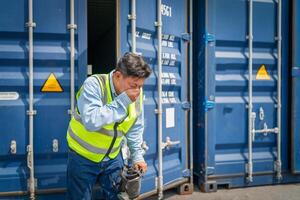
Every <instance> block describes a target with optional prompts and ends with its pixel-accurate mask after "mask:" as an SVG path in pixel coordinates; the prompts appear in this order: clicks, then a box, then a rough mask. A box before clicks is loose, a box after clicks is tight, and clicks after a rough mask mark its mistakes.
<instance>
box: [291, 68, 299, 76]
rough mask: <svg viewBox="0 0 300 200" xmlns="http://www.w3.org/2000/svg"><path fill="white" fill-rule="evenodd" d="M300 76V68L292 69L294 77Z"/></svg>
mask: <svg viewBox="0 0 300 200" xmlns="http://www.w3.org/2000/svg"><path fill="white" fill-rule="evenodd" d="M297 76H300V68H299V67H293V68H292V77H297Z"/></svg>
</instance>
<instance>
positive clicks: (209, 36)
mask: <svg viewBox="0 0 300 200" xmlns="http://www.w3.org/2000/svg"><path fill="white" fill-rule="evenodd" d="M203 38H204V42H205V44H208V43H210V42H214V41H216V37H215V35H213V34H210V33H208V32H206V33H205V34H204V36H203Z"/></svg>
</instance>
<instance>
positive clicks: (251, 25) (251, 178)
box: [247, 0, 253, 182]
mask: <svg viewBox="0 0 300 200" xmlns="http://www.w3.org/2000/svg"><path fill="white" fill-rule="evenodd" d="M248 45H249V61H248V71H249V81H248V83H249V84H248V99H249V100H248V101H249V105H248V166H247V169H248V177H247V180H248V181H249V182H252V181H253V177H252V173H253V163H252V129H253V127H252V122H253V117H252V109H253V102H252V101H253V99H252V97H253V94H252V81H253V76H252V67H253V66H252V60H253V0H249V33H248Z"/></svg>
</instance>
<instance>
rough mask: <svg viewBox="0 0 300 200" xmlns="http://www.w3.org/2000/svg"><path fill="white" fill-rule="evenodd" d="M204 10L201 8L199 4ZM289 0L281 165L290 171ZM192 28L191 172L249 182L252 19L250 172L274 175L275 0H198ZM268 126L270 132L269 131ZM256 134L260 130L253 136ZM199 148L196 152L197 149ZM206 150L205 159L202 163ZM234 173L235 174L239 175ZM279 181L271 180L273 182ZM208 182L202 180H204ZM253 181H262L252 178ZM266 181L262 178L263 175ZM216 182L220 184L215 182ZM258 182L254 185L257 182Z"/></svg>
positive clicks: (284, 5) (284, 28)
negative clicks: (194, 93) (193, 104)
mask: <svg viewBox="0 0 300 200" xmlns="http://www.w3.org/2000/svg"><path fill="white" fill-rule="evenodd" d="M204 8H205V9H204ZM287 8H288V7H287V1H282V12H283V14H282V57H281V61H282V64H281V67H282V70H281V71H282V80H281V86H282V87H281V90H282V115H281V117H282V127H281V149H280V150H281V154H282V168H283V170H284V169H286V168H287V150H286V148H287V141H286V140H287V131H286V130H287V125H286V120H285V119H286V118H287V67H288V62H287V61H288V60H287V53H288V52H287V49H288V48H287V44H288V43H287V42H288V38H287V33H288V23H287V17H286V14H287ZM196 9H197V11H196V12H195V13H197V19H196V21H197V22H196V24H195V27H194V30H195V35H197V37H198V42H197V43H195V45H197V48H196V52H195V53H194V54H195V57H196V59H197V61H196V62H197V68H198V69H196V70H197V72H198V73H197V77H198V79H197V83H195V84H198V87H197V92H198V93H197V95H198V101H199V102H197V109H198V112H196V113H195V115H196V117H195V118H196V120H197V121H196V123H195V124H196V126H197V127H196V129H197V130H198V131H197V133H196V136H195V138H196V139H197V141H195V143H197V144H202V143H203V141H205V142H206V144H204V145H205V148H206V149H205V150H204V148H203V146H201V145H199V147H195V148H196V149H197V150H198V152H195V157H196V158H195V160H196V161H195V163H196V164H197V166H195V167H196V170H197V171H198V172H199V174H205V176H206V177H208V178H209V177H210V176H212V177H218V176H223V177H231V176H233V175H234V176H235V178H236V179H237V180H239V181H232V180H231V179H226V180H225V181H224V180H223V183H225V184H226V183H228V184H229V185H230V186H241V185H244V184H251V181H246V178H247V174H248V173H249V171H248V169H249V168H248V166H247V164H248V161H249V157H248V155H249V154H248V152H249V151H251V150H249V149H248V142H249V140H248V134H249V133H248V109H249V93H248V92H249V90H248V86H249V75H248V73H249V71H248V69H249V68H248V63H249V44H248V42H249V40H248V39H249V37H248V35H249V28H248V27H249V23H250V18H252V20H253V64H252V77H253V93H252V99H253V109H252V112H253V115H254V114H255V116H256V118H255V119H254V126H253V127H254V128H255V130H256V134H255V136H253V137H251V140H252V144H253V145H252V147H253V148H252V156H253V172H254V174H257V173H266V174H273V175H274V176H275V171H276V170H277V169H276V159H277V152H278V151H277V134H276V127H277V126H278V119H277V102H278V101H277V80H278V79H277V78H278V76H277V69H278V68H277V62H278V50H277V44H278V43H277V42H278V40H277V26H278V15H277V9H278V4H277V3H276V2H275V1H269V0H268V1H253V15H252V16H251V15H250V14H249V12H248V10H249V1H240V0H230V1H222V0H212V1H204V0H203V1H199V3H197V6H196ZM267 129H270V132H268V131H266V130H267ZM259 131H260V133H258V132H259ZM197 150H196V151H197ZM203 155H204V158H205V161H203V159H204V158H203ZM238 177H240V178H239V179H238ZM275 179H276V178H274V180H275ZM204 181H206V180H204ZM253 181H261V180H257V179H255V177H253ZM263 181H266V180H263ZM220 182H221V181H220ZM256 183H258V182H256Z"/></svg>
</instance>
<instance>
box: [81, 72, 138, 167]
mask: <svg viewBox="0 0 300 200" xmlns="http://www.w3.org/2000/svg"><path fill="white" fill-rule="evenodd" d="M112 74H113V71H112V72H111V73H110V74H109V78H110V88H111V92H112V98H113V101H112V102H111V103H109V104H106V105H103V102H102V100H101V97H102V93H101V88H100V85H99V82H98V80H97V79H96V78H95V77H92V76H91V77H89V78H87V79H86V80H85V81H84V83H83V90H82V92H81V95H80V97H79V99H78V100H77V106H78V110H79V112H80V116H81V119H82V122H83V125H84V126H85V128H86V129H87V130H88V131H96V130H99V129H100V128H101V127H102V126H104V125H107V124H110V123H113V122H120V121H122V120H123V119H125V118H126V116H127V107H128V105H129V104H130V103H132V102H131V100H130V98H129V97H128V96H127V94H126V92H123V93H121V94H120V95H117V93H116V91H115V87H114V84H113V81H112ZM142 112H143V111H142ZM143 120H144V119H143V113H141V114H140V115H139V116H138V119H137V121H136V122H135V124H134V125H133V126H132V127H131V129H130V130H129V131H128V133H127V134H126V139H127V145H128V147H129V150H130V154H131V159H132V162H133V163H136V162H139V161H144V158H143V154H144V150H143V149H142V147H141V145H142V142H143V132H144V122H143Z"/></svg>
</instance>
